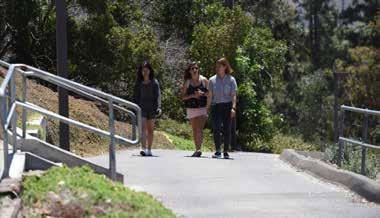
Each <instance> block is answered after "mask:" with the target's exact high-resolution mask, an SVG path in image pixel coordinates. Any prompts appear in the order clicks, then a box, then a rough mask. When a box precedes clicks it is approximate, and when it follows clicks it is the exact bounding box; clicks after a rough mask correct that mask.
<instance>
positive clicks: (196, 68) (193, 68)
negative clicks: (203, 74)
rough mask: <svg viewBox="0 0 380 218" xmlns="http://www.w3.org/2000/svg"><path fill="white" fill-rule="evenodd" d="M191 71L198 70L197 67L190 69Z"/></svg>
mask: <svg viewBox="0 0 380 218" xmlns="http://www.w3.org/2000/svg"><path fill="white" fill-rule="evenodd" d="M191 69H192V70H198V69H199V68H198V67H192V68H191Z"/></svg>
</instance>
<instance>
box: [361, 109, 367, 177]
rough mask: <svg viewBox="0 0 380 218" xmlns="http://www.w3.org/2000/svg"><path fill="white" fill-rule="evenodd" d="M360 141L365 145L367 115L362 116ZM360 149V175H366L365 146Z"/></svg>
mask: <svg viewBox="0 0 380 218" xmlns="http://www.w3.org/2000/svg"><path fill="white" fill-rule="evenodd" d="M362 141H363V142H364V143H367V141H368V114H364V121H363V132H362ZM361 147H362V163H361V171H360V172H361V174H362V175H366V156H367V148H366V147H365V146H361Z"/></svg>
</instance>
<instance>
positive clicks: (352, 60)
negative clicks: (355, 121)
mask: <svg viewBox="0 0 380 218" xmlns="http://www.w3.org/2000/svg"><path fill="white" fill-rule="evenodd" d="M348 53H349V59H348V61H346V62H343V61H341V60H340V61H337V65H338V69H339V70H340V71H342V72H346V73H347V74H348V76H347V79H346V80H345V84H344V88H345V92H346V93H347V99H346V101H347V102H349V104H350V105H353V106H357V107H361V106H363V105H364V106H365V107H368V108H379V107H380V102H379V96H378V93H379V88H378V79H379V78H380V49H379V48H374V47H355V48H352V49H349V51H348Z"/></svg>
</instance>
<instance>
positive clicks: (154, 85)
mask: <svg viewBox="0 0 380 218" xmlns="http://www.w3.org/2000/svg"><path fill="white" fill-rule="evenodd" d="M133 96H134V97H133V98H134V102H135V103H136V104H137V105H138V106H140V108H141V115H142V137H141V144H142V151H141V152H140V154H141V155H142V156H152V151H151V150H152V143H153V133H154V120H155V118H156V116H159V115H160V114H161V93H160V85H159V83H158V81H157V80H156V79H155V78H154V71H153V68H152V67H151V65H150V64H149V62H147V61H145V62H144V63H143V64H142V65H141V66H140V67H139V69H138V71H137V77H136V84H135V89H134V95H133Z"/></svg>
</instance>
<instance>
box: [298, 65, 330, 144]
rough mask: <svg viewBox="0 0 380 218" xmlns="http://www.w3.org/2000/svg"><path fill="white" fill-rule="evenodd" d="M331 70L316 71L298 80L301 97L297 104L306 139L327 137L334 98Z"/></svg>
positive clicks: (315, 139) (300, 123)
mask: <svg viewBox="0 0 380 218" xmlns="http://www.w3.org/2000/svg"><path fill="white" fill-rule="evenodd" d="M329 80H330V81H331V74H329V72H323V71H316V72H315V73H314V74H310V75H306V76H303V77H302V78H301V80H300V81H298V83H299V84H298V87H299V88H300V90H299V91H300V93H299V94H300V96H301V99H300V101H299V102H298V104H297V105H296V109H297V111H298V114H297V115H298V123H299V127H300V129H302V135H303V137H304V139H306V140H308V141H319V140H320V139H321V137H322V138H323V137H324V138H323V139H326V137H327V132H326V131H327V128H328V123H327V121H328V116H329V113H331V108H332V103H333V98H332V96H331V97H328V96H329V95H330V91H329V82H328V81H329Z"/></svg>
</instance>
